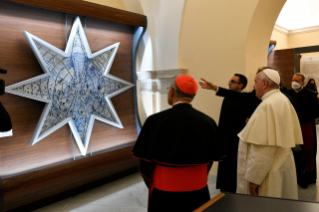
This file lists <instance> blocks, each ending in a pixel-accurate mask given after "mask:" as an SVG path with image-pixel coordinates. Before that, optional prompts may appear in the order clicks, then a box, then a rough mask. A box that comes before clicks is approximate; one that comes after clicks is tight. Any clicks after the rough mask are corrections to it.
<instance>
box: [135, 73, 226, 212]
mask: <svg viewBox="0 0 319 212" xmlns="http://www.w3.org/2000/svg"><path fill="white" fill-rule="evenodd" d="M196 92H197V82H196V81H195V80H194V79H193V78H192V77H190V76H187V75H180V76H178V77H177V78H176V79H175V81H174V82H173V83H172V85H171V87H170V89H169V93H168V103H169V104H170V105H172V106H173V107H172V108H171V109H168V110H165V111H162V112H159V113H157V114H154V115H151V116H150V117H148V118H147V120H146V122H145V124H144V126H143V128H142V130H141V133H140V134H139V136H138V139H137V141H136V144H135V147H134V149H133V157H135V158H138V159H139V160H140V167H139V170H140V173H141V175H142V176H143V178H144V181H145V183H146V185H147V186H148V188H149V204H148V211H150V212H156V211H159V212H163V211H165V212H168V211H174V212H176V211H183V212H187V211H193V210H195V209H196V208H198V207H200V206H201V205H202V204H204V203H205V202H207V201H208V200H210V196H209V192H208V188H207V177H208V172H209V170H210V168H211V166H212V163H213V161H221V160H222V158H223V157H224V156H225V154H224V152H223V150H222V148H221V146H220V141H219V136H218V132H217V125H216V123H215V121H214V120H213V119H212V118H210V117H209V116H207V115H205V114H204V113H202V112H200V111H198V110H196V109H194V108H193V107H192V105H191V104H190V102H191V101H192V100H193V98H194V96H195V94H196Z"/></svg>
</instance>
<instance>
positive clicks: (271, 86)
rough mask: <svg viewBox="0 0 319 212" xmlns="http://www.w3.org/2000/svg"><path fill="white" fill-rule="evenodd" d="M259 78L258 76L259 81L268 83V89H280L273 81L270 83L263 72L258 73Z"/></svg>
mask: <svg viewBox="0 0 319 212" xmlns="http://www.w3.org/2000/svg"><path fill="white" fill-rule="evenodd" d="M259 76H260V79H261V80H266V81H267V82H268V86H269V87H270V88H279V87H280V86H279V85H277V84H276V83H275V82H274V81H272V80H271V79H269V78H268V77H267V76H266V74H265V73H264V72H263V71H261V73H260V75H259Z"/></svg>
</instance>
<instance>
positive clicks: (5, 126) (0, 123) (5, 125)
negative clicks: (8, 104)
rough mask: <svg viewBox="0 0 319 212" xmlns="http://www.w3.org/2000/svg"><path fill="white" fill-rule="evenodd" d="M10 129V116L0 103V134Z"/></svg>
mask: <svg viewBox="0 0 319 212" xmlns="http://www.w3.org/2000/svg"><path fill="white" fill-rule="evenodd" d="M11 129H12V123H11V119H10V115H9V113H8V112H7V110H6V109H5V108H4V107H3V105H2V103H1V102H0V134H1V133H4V132H7V131H10V130H11Z"/></svg>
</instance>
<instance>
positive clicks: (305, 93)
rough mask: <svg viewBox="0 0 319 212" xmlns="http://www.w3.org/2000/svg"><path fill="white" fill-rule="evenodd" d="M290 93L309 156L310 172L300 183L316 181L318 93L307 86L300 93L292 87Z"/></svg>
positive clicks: (305, 149)
mask: <svg viewBox="0 0 319 212" xmlns="http://www.w3.org/2000/svg"><path fill="white" fill-rule="evenodd" d="M288 93H289V95H290V96H291V97H292V98H293V100H294V103H293V105H294V107H295V110H296V112H297V115H298V119H299V122H300V126H301V131H302V137H303V142H304V145H302V147H303V150H304V152H305V154H306V158H307V171H308V173H307V175H306V178H304V177H302V178H298V183H299V184H301V185H302V184H304V183H315V182H316V179H317V174H316V172H317V164H316V156H317V133H316V124H315V119H316V118H317V117H318V115H319V113H318V112H319V105H318V100H317V93H315V92H313V91H311V90H308V89H307V88H303V89H302V90H300V91H299V92H298V93H297V92H296V91H295V90H293V89H290V90H289V91H288ZM305 181H307V182H305Z"/></svg>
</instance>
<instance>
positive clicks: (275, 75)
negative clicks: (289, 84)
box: [263, 69, 280, 85]
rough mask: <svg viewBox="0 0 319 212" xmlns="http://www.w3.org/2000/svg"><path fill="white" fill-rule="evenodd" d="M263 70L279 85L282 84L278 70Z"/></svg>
mask: <svg viewBox="0 0 319 212" xmlns="http://www.w3.org/2000/svg"><path fill="white" fill-rule="evenodd" d="M263 72H264V73H265V75H266V76H267V77H268V78H269V79H271V80H272V81H273V82H274V83H276V84H277V85H279V84H280V76H279V73H278V71H275V70H273V69H265V70H263Z"/></svg>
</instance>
